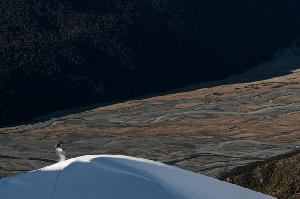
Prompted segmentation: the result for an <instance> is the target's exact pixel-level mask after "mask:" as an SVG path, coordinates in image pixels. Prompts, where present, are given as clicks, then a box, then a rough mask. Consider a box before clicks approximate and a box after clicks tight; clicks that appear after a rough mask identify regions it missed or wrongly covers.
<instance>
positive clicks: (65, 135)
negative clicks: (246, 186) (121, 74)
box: [0, 41, 300, 177]
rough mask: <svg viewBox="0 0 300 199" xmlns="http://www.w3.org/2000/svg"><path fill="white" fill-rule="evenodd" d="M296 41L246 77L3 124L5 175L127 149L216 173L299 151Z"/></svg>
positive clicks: (0, 161)
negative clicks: (58, 150) (62, 150)
mask: <svg viewBox="0 0 300 199" xmlns="http://www.w3.org/2000/svg"><path fill="white" fill-rule="evenodd" d="M296 44H297V41H295V43H293V44H292V45H291V47H290V48H288V49H283V50H281V51H279V52H278V53H276V54H275V57H276V58H275V59H274V60H273V61H270V62H265V63H262V64H260V65H259V66H257V67H255V68H253V69H251V70H249V71H247V72H246V73H244V74H242V75H237V76H232V77H229V78H226V79H223V80H220V81H215V82H207V83H201V84H195V85H191V86H189V87H185V88H182V89H179V90H174V91H173V92H171V93H160V94H156V95H153V96H144V97H140V98H139V99H132V100H129V101H123V102H115V103H111V104H94V105H92V106H89V107H81V108H77V109H70V110H64V111H60V112H54V113H52V114H50V115H45V116H43V117H39V118H36V119H35V120H32V121H31V123H28V124H24V125H20V126H11V127H6V128H1V129H0V151H1V154H0V165H1V170H0V176H2V177H4V176H8V175H13V174H18V173H22V172H27V171H31V170H33V169H38V168H41V167H44V166H47V165H50V164H53V163H54V162H56V161H57V159H58V158H57V156H56V154H55V148H54V145H55V143H57V141H62V142H64V144H63V147H66V148H67V158H72V157H77V156H81V155H86V154H122V155H129V156H135V157H142V158H146V159H151V160H156V161H159V162H163V163H167V164H171V165H176V166H178V167H181V168H184V169H186V170H190V171H194V172H198V173H202V174H205V175H209V176H218V175H220V174H221V173H223V172H224V171H228V170H229V169H231V168H234V167H237V166H242V165H245V164H247V163H250V162H254V161H258V160H265V159H267V158H270V157H273V156H276V155H278V154H284V153H288V152H291V151H294V150H296V149H297V147H298V146H299V133H300V126H299V124H300V121H299V120H300V92H299V89H300V75H299V73H300V70H299V65H300V58H299V54H298V52H299V51H298V50H299V48H298V47H297V46H296Z"/></svg>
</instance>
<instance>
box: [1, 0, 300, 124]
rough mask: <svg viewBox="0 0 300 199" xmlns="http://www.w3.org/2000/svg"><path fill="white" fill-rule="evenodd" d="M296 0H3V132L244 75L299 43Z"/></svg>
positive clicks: (298, 19)
mask: <svg viewBox="0 0 300 199" xmlns="http://www.w3.org/2000/svg"><path fill="white" fill-rule="evenodd" d="M299 7H300V2H299V1H298V0H287V1H282V0H276V1H274V0H272V1H271V0H264V1H257V0H244V1H238V0H231V1H223V0H209V1H208V0H207V1H204V0H198V1H186V0H172V1H171V0H163V1H155V0H139V1H135V0H128V1H121V0H101V1H96V0H86V1H82V0H1V2H0V24H1V34H0V51H1V54H0V56H1V57H0V60H1V62H0V125H7V124H12V123H15V122H21V121H25V120H28V119H30V118H33V117H35V116H38V115H42V114H45V113H48V112H51V111H53V110H58V109H64V108H70V107H74V106H80V105H87V104H90V103H94V102H108V101H112V100H116V99H126V98H130V97H133V96H137V95H142V94H145V93H150V92H159V91H167V90H170V89H172V88H175V87H179V86H183V85H187V84H190V83H195V82H201V81H209V80H215V79H219V78H222V77H225V76H228V75H232V74H234V73H241V72H243V71H244V70H246V69H247V68H250V67H253V66H255V65H256V64H258V63H259V62H262V61H264V60H268V59H271V58H272V53H274V52H275V51H276V50H278V49H280V48H283V47H286V46H288V45H289V44H290V43H291V42H292V41H293V40H294V39H295V38H296V37H299V36H300V27H299V21H300V13H299V12H298V8H299Z"/></svg>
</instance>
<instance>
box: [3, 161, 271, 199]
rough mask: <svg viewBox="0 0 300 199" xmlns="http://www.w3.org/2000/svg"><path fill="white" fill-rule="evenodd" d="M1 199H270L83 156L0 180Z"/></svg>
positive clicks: (158, 169) (140, 165)
mask: <svg viewBox="0 0 300 199" xmlns="http://www.w3.org/2000/svg"><path fill="white" fill-rule="evenodd" d="M0 198H5V199H15V198H18V199H21V198H22V199H23V198H25V199H46V198H49V199H92V198H95V199H96V198H97V199H98V198H99V199H121V198H128V199H177V198H178V199H179V198H184V199H253V198H255V199H268V198H269V199H271V198H273V197H271V196H267V195H264V194H261V193H257V192H254V191H251V190H249V189H245V188H242V187H239V186H237V185H233V184H230V183H227V182H223V181H219V180H217V179H214V178H211V177H207V176H204V175H201V174H196V173H192V172H190V171H186V170H183V169H180V168H177V167H173V166H168V165H165V164H162V163H158V162H154V161H150V160H145V159H140V158H133V157H127V156H114V155H88V156H81V157H77V158H72V159H68V160H65V161H62V162H59V163H56V164H54V165H51V166H48V167H45V168H42V169H40V170H36V171H32V172H29V173H25V174H20V175H17V176H12V177H8V178H2V179H0Z"/></svg>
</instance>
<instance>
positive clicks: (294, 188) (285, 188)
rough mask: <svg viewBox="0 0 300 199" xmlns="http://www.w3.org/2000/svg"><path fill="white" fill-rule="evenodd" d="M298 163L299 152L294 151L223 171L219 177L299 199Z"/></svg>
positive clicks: (278, 195)
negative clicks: (226, 171)
mask: <svg viewBox="0 0 300 199" xmlns="http://www.w3.org/2000/svg"><path fill="white" fill-rule="evenodd" d="M299 164H300V154H299V151H295V152H294V153H290V154H285V155H280V156H278V157H275V158H272V159H270V160H268V161H266V162H257V163H252V164H249V165H247V166H245V167H238V168H235V169H233V170H232V171H230V172H228V173H224V174H223V176H221V177H220V179H221V180H226V181H228V182H231V183H234V184H237V185H240V186H242V187H246V188H249V189H252V190H255V191H258V192H262V193H265V194H268V195H272V196H274V197H276V198H279V199H299V198H300V179H299V175H300V168H299ZM255 165H256V166H255Z"/></svg>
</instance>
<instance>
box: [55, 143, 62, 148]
mask: <svg viewBox="0 0 300 199" xmlns="http://www.w3.org/2000/svg"><path fill="white" fill-rule="evenodd" d="M62 143H63V142H61V141H59V142H57V144H56V145H55V148H61V144H62Z"/></svg>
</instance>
